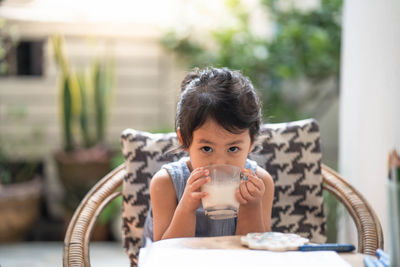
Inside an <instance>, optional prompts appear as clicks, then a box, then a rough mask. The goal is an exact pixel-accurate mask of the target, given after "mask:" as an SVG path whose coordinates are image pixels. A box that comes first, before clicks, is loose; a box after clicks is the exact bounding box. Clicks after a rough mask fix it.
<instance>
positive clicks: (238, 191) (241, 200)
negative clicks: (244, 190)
mask: <svg viewBox="0 0 400 267" xmlns="http://www.w3.org/2000/svg"><path fill="white" fill-rule="evenodd" d="M236 199H237V201H238V202H239V204H246V203H247V200H246V199H244V198H243V196H242V194H241V193H240V188H238V189H237V190H236Z"/></svg>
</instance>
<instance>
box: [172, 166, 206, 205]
mask: <svg viewBox="0 0 400 267" xmlns="http://www.w3.org/2000/svg"><path fill="white" fill-rule="evenodd" d="M208 175H209V171H208V170H205V169H204V168H202V167H200V168H197V169H195V170H193V171H192V173H191V174H190V177H189V179H188V181H187V183H186V187H185V191H184V192H183V196H182V200H181V201H180V202H179V205H180V206H181V207H182V208H184V209H185V210H186V211H189V212H192V211H195V210H197V209H198V208H199V207H200V204H201V199H202V198H203V197H205V196H207V195H208V193H207V192H201V186H202V185H204V184H206V183H208V182H209V181H210V180H211V178H210V176H208Z"/></svg>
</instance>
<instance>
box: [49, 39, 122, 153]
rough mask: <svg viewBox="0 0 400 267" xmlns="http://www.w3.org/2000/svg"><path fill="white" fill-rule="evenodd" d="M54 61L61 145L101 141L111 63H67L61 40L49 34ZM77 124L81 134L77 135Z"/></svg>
mask: <svg viewBox="0 0 400 267" xmlns="http://www.w3.org/2000/svg"><path fill="white" fill-rule="evenodd" d="M52 44H53V48H54V55H55V60H56V63H57V65H58V67H59V69H60V71H61V103H60V106H61V114H62V121H63V137H64V138H63V139H64V149H65V150H66V151H71V150H74V149H75V148H76V147H77V146H78V142H79V141H81V142H82V143H83V146H84V147H85V148H89V147H92V146H95V145H98V144H102V143H103V142H104V136H105V129H106V124H107V116H108V112H109V105H110V103H109V101H110V98H111V91H112V87H113V81H114V64H113V62H111V61H109V60H106V59H104V60H100V59H96V60H95V61H94V62H93V63H92V65H91V66H90V67H89V68H88V69H86V70H74V69H72V68H71V67H70V65H69V63H68V60H67V58H66V57H65V52H64V48H63V46H64V40H63V39H62V37H60V36H53V37H52ZM77 128H80V133H81V136H80V137H79V136H77V135H76V134H75V133H76V132H77V130H76V129H77Z"/></svg>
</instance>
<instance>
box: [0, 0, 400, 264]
mask: <svg viewBox="0 0 400 267" xmlns="http://www.w3.org/2000/svg"><path fill="white" fill-rule="evenodd" d="M398 9H399V10H400V6H399V4H398V3H397V1H394V0H391V1H388V2H387V3H385V4H383V3H375V1H366V2H364V1H351V3H350V2H344V1H341V0H307V1H294V0H248V1H243V0H242V1H240V0H220V1H215V0H214V1H212V0H202V1H200V0H168V1H160V0H148V1H123V0H114V1H105V0H102V1H94V0H85V1H84V0H80V1H77V0H69V1H64V0H58V1H50V0H2V1H0V190H1V191H0V192H1V194H0V218H1V219H0V242H2V246H3V248H5V247H6V246H7V244H15V242H21V241H25V242H31V241H38V242H44V241H62V240H63V237H64V233H65V230H66V227H67V225H68V221H69V219H70V218H71V216H72V213H73V211H74V209H75V208H76V207H77V205H78V203H79V201H80V200H81V199H82V198H83V196H84V195H85V193H86V192H87V191H88V190H89V188H90V187H91V186H92V185H93V184H94V183H95V182H96V181H97V180H98V179H99V178H100V177H102V176H103V175H104V174H106V173H107V172H108V171H109V170H111V169H112V168H114V167H116V166H117V165H119V164H120V163H121V162H122V156H121V153H120V147H119V135H120V133H121V132H122V130H124V129H125V128H128V127H129V128H135V129H139V130H146V131H151V132H167V131H173V129H174V128H173V125H174V115H175V107H176V103H177V99H178V97H179V91H180V81H181V80H182V79H183V77H184V76H185V74H186V73H187V72H188V71H189V70H191V69H192V68H193V67H206V66H215V67H229V68H232V69H239V70H241V71H242V72H243V73H244V74H245V75H247V76H248V77H249V78H250V79H251V80H252V82H253V84H254V85H255V87H256V88H257V90H258V92H259V94H260V96H261V98H262V100H263V116H264V122H271V123H272V122H285V121H292V120H298V119H304V118H310V117H313V118H315V119H316V120H317V121H318V122H319V124H320V130H321V142H322V152H323V153H322V154H323V163H325V164H327V165H328V166H330V167H332V168H333V169H335V170H338V171H339V172H340V173H341V174H342V175H343V176H344V177H346V178H347V179H348V180H350V182H351V183H353V184H355V186H356V188H358V189H359V190H360V191H361V192H362V193H363V194H365V195H366V197H367V199H370V202H372V203H371V204H372V205H373V207H374V208H375V210H376V211H377V213H378V216H379V217H380V219H381V222H382V224H383V227H384V230H385V229H386V216H387V215H386V203H385V188H384V179H385V177H386V176H387V165H386V164H387V162H386V160H387V159H386V155H387V152H388V151H389V150H390V149H391V148H393V147H395V146H396V145H397V146H398V145H399V144H400V124H399V119H398V116H399V115H400V108H399V106H400V105H398V103H399V100H400V80H399V76H400V75H399V73H400V52H399V50H400V26H398V25H400V21H399V20H400V18H398V17H399V16H396V15H395V14H396V13H395V12H394V10H398ZM399 10H398V11H399ZM366 167H368V168H366ZM82 177H84V179H82ZM325 200H326V201H325V203H326V210H325V212H326V213H327V220H328V223H327V225H328V227H327V231H328V241H330V242H336V241H337V240H347V239H349V240H350V241H354V240H355V238H356V232H355V230H354V229H352V225H351V223H349V222H348V220H347V219H346V215H345V214H346V212H345V211H344V210H343V209H341V207H340V205H339V204H338V203H337V202H336V201H335V200H334V199H332V198H330V197H329V196H325ZM120 207H121V199H116V200H115V201H114V202H113V203H112V205H110V206H109V207H107V209H106V210H105V211H104V212H103V214H102V215H101V216H100V220H99V222H98V225H97V229H96V230H95V233H94V237H93V238H94V239H95V240H99V241H112V242H114V241H115V243H117V244H118V241H119V240H120V223H121V222H120V219H121V217H120V216H119V214H120ZM385 231H386V230H385ZM353 243H354V242H353ZM60 253H61V252H60ZM60 255H61V254H60ZM59 260H60V261H59V262H58V263H61V258H60V259H59ZM0 264H1V257H0Z"/></svg>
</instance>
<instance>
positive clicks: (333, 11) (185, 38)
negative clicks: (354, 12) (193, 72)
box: [162, 0, 342, 121]
mask: <svg viewBox="0 0 400 267" xmlns="http://www.w3.org/2000/svg"><path fill="white" fill-rule="evenodd" d="M292 3H294V1H293V2H292ZM278 4H279V0H264V1H262V2H261V3H260V8H263V10H264V11H266V13H268V14H269V16H270V18H271V20H272V25H273V26H272V27H273V32H274V33H273V36H272V37H270V38H267V36H260V35H257V34H255V33H253V31H252V29H251V23H250V16H251V13H250V12H249V11H247V10H246V8H245V6H244V5H243V4H242V3H241V1H239V0H230V1H227V5H226V6H227V8H228V10H229V12H230V13H231V15H232V16H233V17H234V18H235V20H236V24H235V26H230V27H223V28H219V29H216V30H214V31H212V32H210V33H209V36H201V38H198V36H195V34H196V31H195V30H194V29H192V28H190V29H188V30H187V32H186V33H185V34H181V33H179V32H177V31H175V30H172V31H170V32H168V33H166V34H165V36H164V38H163V39H162V43H163V44H164V46H165V47H166V48H167V49H169V50H172V51H174V52H176V53H177V54H178V55H179V58H181V60H182V62H183V63H184V64H185V65H187V66H188V67H191V68H192V67H207V66H210V65H212V66H215V67H228V68H231V69H238V70H241V71H242V72H243V73H244V74H245V75H247V76H248V77H249V78H250V79H251V80H252V82H253V84H254V85H255V87H256V88H257V89H258V90H259V92H260V93H261V96H262V99H263V107H264V112H263V113H264V117H268V118H270V120H271V121H288V120H294V119H300V118H302V117H308V116H309V114H302V113H301V110H300V109H299V108H298V106H299V104H300V103H299V102H300V101H303V100H301V99H298V100H297V101H298V102H293V100H289V99H288V98H287V97H286V96H285V94H284V93H283V87H284V83H285V82H287V81H295V80H296V79H299V78H303V77H304V78H306V79H308V80H310V81H312V82H319V81H322V80H324V79H326V78H330V77H334V78H335V79H338V73H339V66H340V35H341V26H340V20H341V17H340V16H341V6H342V1H341V0H321V2H320V5H319V6H318V7H316V8H315V9H311V10H306V11H304V10H299V9H298V8H296V7H295V6H294V4H292V6H291V7H289V8H287V9H282V8H279V5H278ZM268 25H269V24H268V23H267V21H266V22H265V27H268ZM196 37H197V38H196ZM204 39H206V40H208V43H205V42H201V41H199V40H204ZM291 90H294V91H295V90H300V89H299V88H297V87H296V86H294V88H291ZM271 115H272V117H271Z"/></svg>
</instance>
